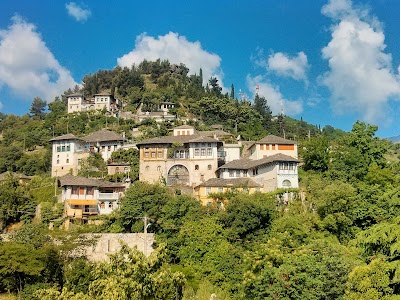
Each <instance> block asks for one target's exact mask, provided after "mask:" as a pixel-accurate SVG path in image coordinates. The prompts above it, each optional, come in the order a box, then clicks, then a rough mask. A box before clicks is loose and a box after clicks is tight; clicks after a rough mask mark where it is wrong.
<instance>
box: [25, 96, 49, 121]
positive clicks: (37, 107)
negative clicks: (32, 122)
mask: <svg viewBox="0 0 400 300" xmlns="http://www.w3.org/2000/svg"><path fill="white" fill-rule="evenodd" d="M46 105H47V103H46V101H44V100H42V99H41V98H39V97H35V99H33V101H32V105H31V108H30V109H29V113H30V115H31V116H32V117H34V118H38V119H43V117H44V115H45V112H44V111H45V109H46Z"/></svg>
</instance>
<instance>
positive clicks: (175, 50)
mask: <svg viewBox="0 0 400 300" xmlns="http://www.w3.org/2000/svg"><path fill="white" fill-rule="evenodd" d="M159 58H160V59H161V60H163V59H168V60H169V61H170V62H171V63H173V64H179V63H183V64H185V65H186V66H187V67H188V68H189V70H190V71H189V74H195V73H197V74H199V70H200V68H201V69H202V70H203V80H204V83H206V82H208V79H210V77H211V76H213V77H217V79H218V80H219V82H220V85H222V79H223V72H222V70H221V68H220V64H221V58H220V57H219V56H218V55H217V54H214V53H209V52H207V51H206V50H204V49H203V48H202V46H201V44H200V42H199V41H196V42H190V41H188V40H187V39H186V37H184V36H180V35H179V34H178V33H174V32H169V33H167V34H166V35H164V36H158V37H152V36H148V35H147V34H146V33H143V34H141V35H139V36H138V37H137V38H136V41H135V47H134V49H133V50H132V51H130V52H129V53H127V54H125V55H123V56H122V57H120V58H118V59H117V62H118V65H119V66H121V67H130V66H132V64H139V63H140V62H142V61H143V60H144V59H146V60H150V61H154V60H157V59H159Z"/></svg>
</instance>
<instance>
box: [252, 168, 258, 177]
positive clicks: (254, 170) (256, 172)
mask: <svg viewBox="0 0 400 300" xmlns="http://www.w3.org/2000/svg"><path fill="white" fill-rule="evenodd" d="M254 175H258V168H255V169H253V176H254Z"/></svg>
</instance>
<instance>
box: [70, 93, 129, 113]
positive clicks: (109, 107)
mask: <svg viewBox="0 0 400 300" xmlns="http://www.w3.org/2000/svg"><path fill="white" fill-rule="evenodd" d="M67 102H68V106H67V107H68V113H74V112H82V111H89V110H103V109H106V111H107V112H109V113H111V114H112V115H113V116H115V117H117V116H118V112H119V110H120V109H121V107H122V103H121V101H120V100H119V99H116V98H114V96H113V95H111V94H110V93H99V94H95V95H94V97H93V98H89V99H87V98H85V97H84V95H83V94H80V93H75V94H71V95H68V96H67Z"/></svg>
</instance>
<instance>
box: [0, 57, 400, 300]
mask: <svg viewBox="0 0 400 300" xmlns="http://www.w3.org/2000/svg"><path fill="white" fill-rule="evenodd" d="M187 74H188V73H187V68H186V67H185V66H184V65H172V64H170V63H169V62H168V61H160V60H158V61H156V62H147V61H144V62H143V63H142V64H140V65H139V66H133V67H132V68H124V69H121V68H119V67H117V68H115V69H114V70H101V71H99V72H97V73H96V74H89V75H87V76H85V78H84V80H83V82H84V84H83V86H82V87H75V88H71V89H70V90H68V91H66V92H65V93H64V95H62V96H61V97H57V98H56V99H54V101H52V102H51V103H49V104H48V105H47V104H46V102H44V101H43V100H41V99H40V98H35V99H34V100H33V101H32V106H31V110H30V113H29V114H27V115H24V116H14V115H3V114H1V115H0V132H1V136H0V172H1V174H0V229H1V230H2V232H3V235H2V236H1V239H0V274H1V275H2V276H0V277H1V278H0V292H4V293H13V294H14V295H18V297H21V299H57V300H64V299H78V298H81V299H90V300H94V299H111V297H113V296H110V295H120V294H119V293H120V292H121V293H126V295H128V296H126V297H125V296H124V297H125V298H123V297H122V296H121V298H118V297H119V296H118V297H117V299H183V300H193V299H201V300H203V299H207V300H208V299H210V297H211V295H213V294H215V295H216V296H215V297H218V298H215V299H224V300H225V299H286V298H287V299H376V300H378V299H392V298H390V297H391V296H397V295H398V294H399V293H400V285H399V281H398V280H397V278H398V274H399V273H398V272H400V271H399V267H398V261H399V256H398V251H397V244H396V243H397V241H398V240H399V239H400V236H399V232H400V227H399V221H398V216H399V213H400V205H399V203H400V202H399V192H398V191H399V186H400V177H399V174H400V173H399V171H400V163H399V159H400V148H399V146H398V145H396V144H392V143H390V142H389V141H387V140H384V139H380V138H378V137H376V136H375V134H376V131H377V129H378V128H377V127H376V126H374V125H370V124H366V123H364V122H361V121H357V122H355V123H354V125H353V128H352V130H351V131H350V132H344V131H342V130H339V129H335V128H333V127H331V126H325V127H323V128H321V127H320V126H319V125H312V124H308V123H307V122H306V121H303V120H302V119H301V120H295V119H292V118H290V117H288V116H285V115H284V114H283V113H280V114H278V115H273V114H272V112H271V110H270V108H269V106H268V100H267V99H266V98H264V97H261V96H259V95H258V94H257V93H255V96H254V99H248V98H245V97H238V96H237V95H236V94H235V88H234V86H233V85H232V89H231V92H230V93H225V94H224V93H222V88H221V87H220V86H219V84H218V80H217V79H216V78H210V79H209V80H208V82H207V83H206V85H203V78H202V75H201V70H200V71H199V75H190V76H189V75H187ZM120 241H122V242H123V243H122V244H121V243H120ZM11 263H12V264H13V265H14V266H15V268H13V269H10V268H9V265H10V264H11ZM374 276H375V277H376V278H375V277H374ZM364 279H367V281H365V280H364ZM381 279H382V280H381ZM365 282H367V283H365ZM360 284H361V285H363V284H364V285H367V286H368V289H369V290H371V291H373V292H371V293H375V294H376V295H377V296H376V297H375V298H374V297H372V298H366V297H364V296H365V295H364V294H368V293H364V290H363V288H362V287H360V286H359V285H360ZM105 286H106V288H105ZM132 286H135V287H137V286H140V287H141V288H140V289H136V288H132ZM375 294H374V295H375ZM99 295H101V296H99ZM124 295H125V294H124ZM137 295H140V296H137ZM348 295H350V296H351V297H350V296H348ZM354 295H355V296H354ZM359 295H362V296H359ZM368 295H369V294H368ZM353 296H354V297H353ZM386 296H387V297H386ZM46 297H47V298H46ZM85 297H86V298H85ZM140 297H141V298H140ZM146 297H147V298H146ZM201 297H202V298H201ZM346 297H347V298H346ZM352 297H353V298H352ZM363 297H364V298H363ZM385 297H386V298H385ZM393 299H395V298H393Z"/></svg>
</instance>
